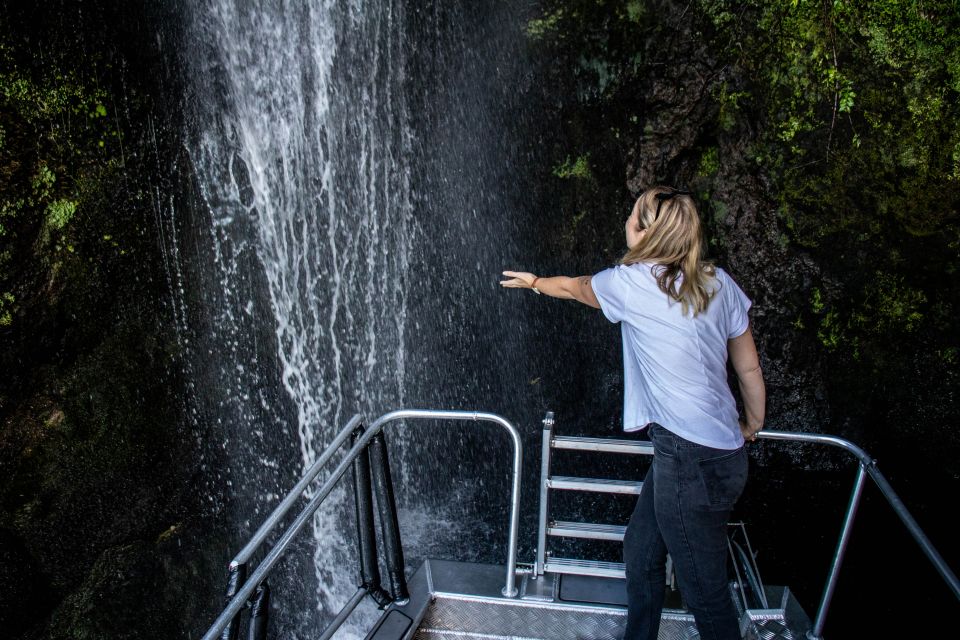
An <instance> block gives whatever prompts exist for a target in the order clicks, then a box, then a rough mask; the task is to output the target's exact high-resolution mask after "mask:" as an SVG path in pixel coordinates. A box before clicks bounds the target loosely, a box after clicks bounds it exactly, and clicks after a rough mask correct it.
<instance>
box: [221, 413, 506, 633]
mask: <svg viewBox="0 0 960 640" xmlns="http://www.w3.org/2000/svg"><path fill="white" fill-rule="evenodd" d="M417 418H429V419H436V420H474V421H480V420H482V421H488V422H495V423H497V424H499V425H501V426H502V427H503V428H505V429H506V430H507V432H508V433H509V434H510V437H511V438H512V440H513V446H514V450H513V487H512V495H511V513H510V537H509V542H508V547H509V549H508V553H509V557H508V558H507V584H506V586H505V587H504V590H503V591H504V595H507V596H509V597H513V596H515V595H516V594H517V589H516V586H515V583H516V565H517V529H518V527H519V523H520V470H521V463H522V455H523V450H522V445H521V443H520V433H519V432H518V431H517V430H516V428H515V427H514V426H513V425H512V424H510V423H509V422H508V421H507V420H506V419H504V418H501V417H500V416H498V415H495V414H492V413H481V412H476V411H434V410H422V409H401V410H399V411H392V412H390V413H387V414H385V415H382V416H380V417H379V418H377V420H376V421H375V422H374V423H373V424H372V425H370V428H368V429H367V431H366V432H365V433H364V434H363V435H362V436H360V438H358V439H357V441H356V443H355V444H354V445H353V446H352V447H351V448H350V450H349V451H348V452H347V453H346V455H345V456H344V458H343V459H342V460H341V461H340V464H339V465H337V467H336V469H334V470H333V472H332V473H331V474H330V477H329V478H327V481H326V482H325V483H324V484H323V486H322V487H321V488H320V489H319V490H318V491H317V494H316V495H315V496H314V497H313V498H312V499H311V500H310V502H308V503H307V505H306V506H305V507H304V508H303V510H302V511H301V512H300V514H299V515H298V516H297V517H296V519H295V520H294V521H293V522H292V523H291V524H290V526H289V527H288V528H287V530H286V531H285V532H284V533H283V535H282V536H280V539H279V540H277V543H276V544H275V545H274V547H273V548H272V549H271V550H270V552H269V553H268V554H267V555H266V557H265V558H264V559H263V561H262V562H261V563H260V564H259V565H258V566H257V568H256V570H255V571H254V572H253V573H252V574H251V575H250V577H249V578H248V579H247V582H246V584H244V585H243V587H242V588H241V589H240V591H238V592H237V594H236V595H235V596H234V597H233V599H232V600H231V601H230V603H229V604H228V605H227V607H226V608H225V609H224V610H223V611H222V612H221V613H220V615H219V616H218V617H217V619H216V621H215V622H214V623H213V625H212V626H211V627H210V628H209V629H208V630H207V632H206V634H204V636H203V640H214V639H215V638H216V637H217V634H219V633H220V632H221V631H222V630H223V629H224V627H226V626H227V624H229V623H230V620H232V619H233V617H234V616H235V615H237V613H238V612H239V611H240V609H242V608H243V606H244V604H245V603H246V602H247V600H248V599H249V598H250V594H251V593H253V591H254V590H255V589H256V588H257V585H258V584H260V582H262V581H263V579H264V578H265V577H266V576H267V574H268V573H270V571H271V570H272V569H273V567H274V565H276V564H277V562H278V561H279V560H280V558H281V557H282V556H283V554H284V553H285V552H286V550H287V547H289V546H290V543H291V542H292V541H293V539H294V538H295V537H296V536H297V534H298V533H300V531H301V530H302V529H303V528H304V527H305V526H306V525H307V523H308V522H309V521H310V518H312V517H313V514H314V513H316V512H317V509H319V508H320V505H321V504H322V503H323V501H324V500H325V499H326V497H327V495H328V494H329V493H330V492H331V491H332V490H333V488H334V486H336V484H337V482H338V481H339V480H340V478H341V477H342V476H343V474H344V473H346V471H347V469H349V468H350V465H351V464H352V463H353V461H354V460H355V459H356V458H357V456H359V455H360V453H361V452H362V451H363V449H364V448H365V447H366V446H367V444H369V442H370V440H372V439H373V437H374V436H375V435H376V434H378V433H380V431H381V430H382V429H383V427H384V426H385V425H386V424H387V423H389V422H392V421H394V420H406V419H417ZM348 435H349V434H348ZM331 455H332V454H331Z"/></svg>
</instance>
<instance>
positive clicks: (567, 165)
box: [553, 154, 593, 180]
mask: <svg viewBox="0 0 960 640" xmlns="http://www.w3.org/2000/svg"><path fill="white" fill-rule="evenodd" d="M553 175H555V176H557V177H558V178H564V179H566V178H575V179H578V180H592V179H593V172H592V171H590V154H585V155H582V156H579V157H578V158H577V159H576V160H570V156H567V158H566V159H565V160H564V161H563V162H562V163H561V164H559V165H558V166H556V167H554V168H553Z"/></svg>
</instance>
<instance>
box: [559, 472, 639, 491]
mask: <svg viewBox="0 0 960 640" xmlns="http://www.w3.org/2000/svg"><path fill="white" fill-rule="evenodd" d="M642 486H643V482H639V481H634V480H604V479H602V478H568V477H565V476H554V477H552V478H547V487H549V488H550V489H565V490H568V491H592V492H594V493H625V494H632V495H640V488H641V487H642Z"/></svg>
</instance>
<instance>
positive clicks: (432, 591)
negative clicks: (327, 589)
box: [367, 560, 810, 640]
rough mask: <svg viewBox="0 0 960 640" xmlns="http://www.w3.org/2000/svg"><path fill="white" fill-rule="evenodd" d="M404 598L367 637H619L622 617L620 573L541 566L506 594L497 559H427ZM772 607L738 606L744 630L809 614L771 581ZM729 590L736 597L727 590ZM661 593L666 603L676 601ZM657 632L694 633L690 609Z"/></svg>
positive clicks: (784, 630)
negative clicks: (544, 571)
mask: <svg viewBox="0 0 960 640" xmlns="http://www.w3.org/2000/svg"><path fill="white" fill-rule="evenodd" d="M409 586H410V601H409V602H408V603H407V604H406V605H403V606H397V605H391V607H390V608H388V610H387V611H386V613H385V614H384V615H383V617H382V618H381V619H380V621H379V622H378V623H377V625H376V626H375V627H374V629H373V630H372V631H371V632H370V634H369V635H368V636H367V640H404V639H406V638H414V640H472V639H474V638H476V639H481V638H482V639H486V640H491V639H498V638H523V639H527V638H529V639H531V640H532V639H537V640H619V639H620V638H623V630H624V623H625V621H626V608H625V602H626V592H625V588H624V581H623V580H622V579H616V578H600V577H587V576H574V575H566V576H564V575H553V574H548V575H546V576H542V577H540V578H538V579H537V580H531V579H530V578H529V576H524V579H523V580H522V582H521V587H520V595H519V597H516V598H506V597H504V596H503V595H502V594H501V590H502V588H503V567H502V566H496V565H482V564H472V563H465V562H451V561H444V560H427V561H426V562H425V563H424V564H423V566H421V567H420V569H419V570H418V571H417V573H416V574H414V576H413V578H412V579H411V580H410V583H409ZM767 596H768V601H769V602H771V603H773V602H776V603H777V604H778V608H776V609H757V610H753V609H751V610H748V611H746V612H744V611H743V610H742V608H740V607H739V606H738V611H739V612H740V613H741V630H742V633H743V637H744V638H751V639H753V638H758V639H759V638H762V639H764V640H776V639H781V638H782V639H784V640H800V639H801V638H803V637H804V635H805V633H806V631H807V630H808V629H809V628H810V620H809V618H808V617H807V616H806V614H805V613H804V612H803V610H802V609H801V608H800V606H799V604H797V602H796V600H795V599H794V598H793V596H792V595H791V594H790V592H789V590H788V589H786V588H784V587H770V588H768V590H767ZM731 598H733V600H734V602H737V600H738V599H737V598H736V597H735V594H734V593H733V592H732V591H731ZM676 600H677V599H676V596H675V595H674V596H673V598H672V602H671V601H670V600H668V602H667V604H668V606H670V605H672V606H676V607H678V606H679V605H680V603H679V602H677V601H676ZM658 637H659V638H660V640H681V639H691V638H697V637H699V635H698V634H697V630H696V626H695V625H694V621H693V616H692V615H691V614H690V613H689V612H687V611H685V610H683V609H681V608H665V609H664V613H663V622H662V623H661V626H660V634H659V636H658Z"/></svg>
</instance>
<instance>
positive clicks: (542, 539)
mask: <svg viewBox="0 0 960 640" xmlns="http://www.w3.org/2000/svg"><path fill="white" fill-rule="evenodd" d="M553 424H554V422H553V412H552V411H548V412H547V415H546V416H545V417H544V418H543V443H542V445H541V447H540V513H539V517H538V520H537V558H536V560H535V561H534V565H533V575H534V577H536V576H542V575H543V564H544V562H546V553H547V501H548V500H549V499H550V491H549V489H550V487H549V486H548V484H547V482H548V480H549V478H550V442H551V440H552V438H553Z"/></svg>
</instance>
